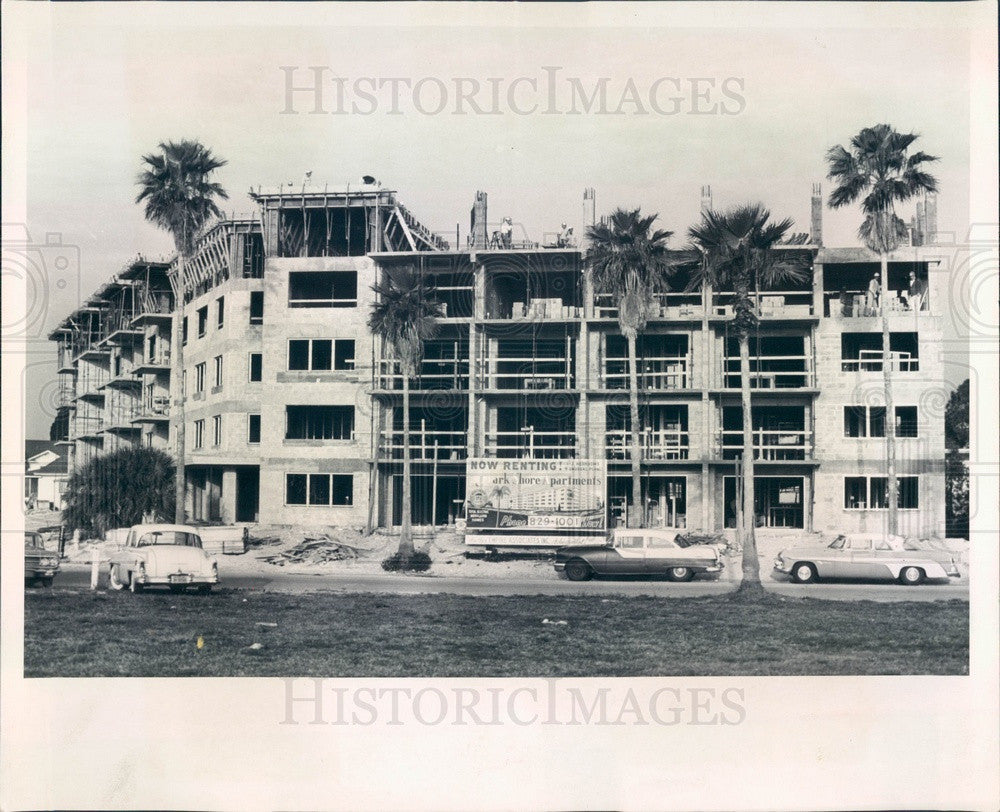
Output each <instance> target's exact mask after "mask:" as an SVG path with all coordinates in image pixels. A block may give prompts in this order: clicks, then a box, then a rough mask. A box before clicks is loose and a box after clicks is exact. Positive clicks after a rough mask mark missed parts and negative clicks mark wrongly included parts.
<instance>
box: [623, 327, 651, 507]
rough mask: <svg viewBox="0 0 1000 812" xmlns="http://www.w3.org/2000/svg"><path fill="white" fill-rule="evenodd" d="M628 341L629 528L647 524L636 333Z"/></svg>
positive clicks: (628, 337)
mask: <svg viewBox="0 0 1000 812" xmlns="http://www.w3.org/2000/svg"><path fill="white" fill-rule="evenodd" d="M627 341H628V383H629V386H628V406H629V417H630V419H631V421H632V451H631V453H630V454H629V460H630V461H631V463H632V509H631V510H630V511H629V513H628V526H629V527H644V526H645V524H646V510H645V505H643V504H642V447H641V446H640V444H639V374H638V370H637V363H638V362H637V358H636V356H637V353H636V347H635V333H632V332H629V335H628V336H627Z"/></svg>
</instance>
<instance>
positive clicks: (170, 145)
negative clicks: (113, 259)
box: [135, 140, 229, 524]
mask: <svg viewBox="0 0 1000 812" xmlns="http://www.w3.org/2000/svg"><path fill="white" fill-rule="evenodd" d="M142 163H143V165H144V166H143V170H142V172H140V173H139V178H138V180H137V181H136V182H137V184H138V185H139V194H138V195H136V198H135V202H136V203H142V202H145V204H146V206H145V215H146V219H147V220H148V221H149V222H151V223H152V224H153V225H155V226H158V227H159V228H162V229H163V230H165V231H167V232H169V233H170V236H171V237H173V240H174V247H175V248H176V249H177V272H176V273H177V275H176V278H175V281H174V284H173V288H174V295H175V297H176V301H175V302H174V319H173V344H174V361H173V365H172V367H171V387H170V388H171V390H172V391H173V393H174V394H173V401H174V408H175V410H176V414H175V415H174V427H175V451H176V455H177V477H176V480H175V493H176V500H175V506H174V520H175V521H176V522H177V523H178V524H182V523H183V522H184V520H185V513H184V502H185V498H184V497H185V485H186V482H185V472H184V429H185V426H184V395H183V393H182V392H181V380H182V375H183V371H184V342H183V340H182V337H181V330H182V324H183V320H184V292H185V291H184V287H185V284H184V262H185V260H186V259H187V257H189V256H191V254H193V253H194V245H195V239H196V237H197V236H198V232H199V231H200V230H201V229H202V228H203V227H204V225H205V224H206V223H207V222H208V221H209V220H211V219H212V218H213V217H221V216H222V212H221V211H220V209H219V207H218V205H217V204H216V199H222V200H225V199H227V198H228V197H229V195H227V194H226V190H225V189H223V188H222V186H221V185H220V184H218V183H215V182H213V181H211V180H210V179H209V176H210V175H211V174H212V173H213V172H214V171H215V170H216V169H219V168H221V167H223V166H225V165H226V161H224V160H222V159H221V158H217V157H215V156H214V155H213V154H212V152H211V150H209V149H208V148H207V147H205V146H204V145H203V144H201V143H199V142H198V141H188V140H182V141H167V142H164V143H161V144H160V145H159V152H155V153H150V154H149V155H143V156H142Z"/></svg>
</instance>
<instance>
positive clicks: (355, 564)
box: [25, 510, 969, 582]
mask: <svg viewBox="0 0 1000 812" xmlns="http://www.w3.org/2000/svg"><path fill="white" fill-rule="evenodd" d="M60 520H61V514H60V513H59V512H58V511H50V510H35V511H30V512H29V513H27V514H26V515H25V529H28V530H37V529H38V528H40V527H46V526H49V525H56V524H59V522H60ZM249 532H250V538H251V546H250V549H249V550H248V551H247V552H246V553H245V554H244V555H226V556H220V557H219V559H220V567H223V568H224V569H225V570H228V571H229V572H233V573H243V574H250V573H268V572H275V571H278V570H284V571H286V572H292V573H303V574H306V573H313V574H322V573H324V572H355V573H359V574H367V573H379V572H382V560H383V559H384V558H386V557H387V556H389V555H391V554H392V553H393V552H395V550H396V546H397V544H398V543H399V538H398V535H395V534H389V533H385V532H376V533H375V534H373V535H371V536H364V535H363V534H362V533H361V532H360V531H359V530H357V529H355V528H345V527H329V526H306V525H299V526H292V527H287V526H282V527H269V526H266V525H251V526H250V528H249ZM323 534H325V535H327V536H329V537H330V538H331V539H334V540H336V541H339V542H341V543H343V544H345V545H349V546H350V547H352V548H354V549H355V550H356V551H357V557H356V558H345V559H342V560H339V561H329V562H325V563H315V564H312V563H302V564H299V563H286V564H284V566H282V567H279V566H277V565H275V564H272V563H268V562H267V561H265V560H263V559H264V558H267V557H269V556H274V555H276V554H277V553H280V552H282V551H287V550H289V549H291V548H293V547H295V546H296V545H297V544H299V543H301V542H302V541H303V540H304V539H306V538H308V537H317V536H321V535H323ZM727 535H728V537H729V539H730V540H731V539H732V531H731V530H730V531H727ZM463 538H464V537H463V536H462V535H461V534H459V533H458V532H456V531H455V530H454V529H453V528H448V529H444V528H439V529H438V530H437V532H436V533H433V534H432V533H431V532H430V528H415V530H414V546H415V547H416V549H418V550H423V551H425V552H427V553H428V554H429V555H430V557H431V562H432V563H431V568H430V570H429V572H430V573H431V574H433V575H450V576H458V577H465V578H540V579H549V578H551V577H552V564H551V562H550V561H547V560H546V559H544V558H538V559H530V558H524V559H515V560H505V561H486V560H482V559H481V558H467V557H466V555H465V554H466V552H468V551H469V550H470V549H473V548H470V547H467V546H466V545H465V543H464V541H463ZM833 538H834V535H833V534H823V533H803V532H802V531H780V530H759V531H758V533H757V554H758V558H759V560H760V572H761V578H762V579H764V580H765V581H766V580H768V579H769V578H770V573H771V570H772V567H773V564H774V559H775V557H776V556H777V554H778V553H779V552H780V551H781V550H782V549H783V548H785V547H790V546H792V545H800V544H813V543H815V544H816V545H817V546H818V547H820V546H823V545H826V544H829V543H830V541H832V540H833ZM921 543H922V544H923V545H926V546H927V547H928V548H930V549H936V550H942V551H947V552H950V553H951V554H952V555H954V556H955V558H956V561H957V562H958V567H959V571H960V572H961V573H962V577H963V578H968V577H969V542H968V541H967V540H966V539H939V540H924V541H922V542H921ZM94 546H96V547H97V548H98V549H102V550H103V549H105V548H109V547H111V546H113V543H112V542H107V541H84V542H82V543H81V545H80V548H79V550H74V549H73V548H72V545H71V544H70V543H67V546H66V553H67V557H68V558H69V559H70V560H75V561H81V562H86V561H89V560H90V556H91V549H92V548H93V547H94ZM720 577H721V579H722V580H726V581H733V582H735V581H739V580H740V559H739V556H738V555H733V554H729V555H727V556H726V568H725V570H724V571H723V573H722V575H721V576H720Z"/></svg>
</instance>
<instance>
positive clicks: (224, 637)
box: [24, 589, 969, 677]
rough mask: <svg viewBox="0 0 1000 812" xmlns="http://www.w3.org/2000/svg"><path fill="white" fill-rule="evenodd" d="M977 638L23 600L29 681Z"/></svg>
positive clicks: (895, 621)
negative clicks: (254, 647) (33, 679)
mask: <svg viewBox="0 0 1000 812" xmlns="http://www.w3.org/2000/svg"><path fill="white" fill-rule="evenodd" d="M546 618H548V619H549V620H550V621H554V620H566V621H568V622H567V624H566V625H558V624H554V623H548V624H545V623H543V622H542V621H543V619H546ZM267 624H277V625H267ZM968 629H969V605H968V603H966V602H964V601H949V602H928V603H873V602H868V601H860V602H857V603H849V602H840V601H821V600H815V599H792V598H788V599H777V600H775V601H773V602H770V603H765V604H761V605H751V606H747V605H740V604H735V603H732V602H731V601H729V600H727V599H726V598H725V597H716V596H713V597H702V598H691V599H676V598H674V599H670V600H667V599H657V598H649V597H636V598H602V597H598V596H595V597H566V596H541V595H538V596H531V597H526V596H521V597H466V596H458V595H368V594H336V593H323V592H319V593H311V594H305V595H290V594H282V593H267V592H263V593H262V592H247V591H240V590H221V591H218V592H215V593H213V594H211V595H208V596H200V595H188V594H183V595H171V594H169V593H167V594H156V593H152V592H146V593H143V594H139V595H133V594H130V593H127V592H126V593H117V592H97V593H90V592H74V591H64V590H60V589H54V590H26V592H25V655H24V657H25V663H24V670H25V676H28V677H55V676H59V677H72V676H79V677H126V676H127V677H173V676H203V677H234V676H251V677H252V676H317V677H319V676H323V677H355V676H371V677H416V676H423V677H431V676H436V677H458V676H480V677H515V676H517V677H529V676H533V677H557V676H561V677H570V676H674V675H676V676H683V675H705V676H726V675H742V676H754V675H800V674H809V675H834V674H966V673H968V661H969V639H968V638H969V635H968ZM199 639H200V640H201V647H200V648H199V644H198V641H199ZM254 643H259V644H260V645H261V646H262V647H261V648H258V649H256V650H254V649H251V648H250V647H251V645H253V644H254Z"/></svg>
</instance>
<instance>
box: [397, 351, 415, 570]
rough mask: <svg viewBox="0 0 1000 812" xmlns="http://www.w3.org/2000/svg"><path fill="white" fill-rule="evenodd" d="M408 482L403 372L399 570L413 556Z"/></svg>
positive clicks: (405, 380)
mask: <svg viewBox="0 0 1000 812" xmlns="http://www.w3.org/2000/svg"><path fill="white" fill-rule="evenodd" d="M411 488H412V485H411V482H410V376H409V374H408V373H407V371H406V370H403V516H402V522H401V524H400V528H399V557H400V559H401V560H400V569H406V565H407V564H408V563H409V561H410V558H411V557H412V556H413V523H412V518H411V516H410V514H411V513H412V512H413V494H412V490H411Z"/></svg>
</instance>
